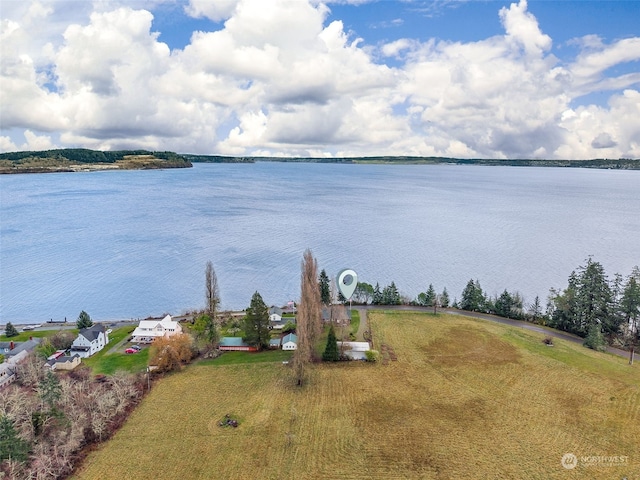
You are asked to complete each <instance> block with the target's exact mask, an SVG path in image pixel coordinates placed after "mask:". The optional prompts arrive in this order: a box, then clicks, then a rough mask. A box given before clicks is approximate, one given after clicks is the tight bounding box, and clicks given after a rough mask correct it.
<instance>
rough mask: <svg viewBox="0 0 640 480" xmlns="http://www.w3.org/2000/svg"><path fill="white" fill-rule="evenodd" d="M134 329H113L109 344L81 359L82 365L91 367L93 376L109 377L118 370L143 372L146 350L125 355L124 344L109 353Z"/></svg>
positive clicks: (145, 366) (146, 358) (146, 361)
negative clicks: (102, 375) (99, 374)
mask: <svg viewBox="0 0 640 480" xmlns="http://www.w3.org/2000/svg"><path fill="white" fill-rule="evenodd" d="M134 329H135V327H131V326H129V327H119V328H114V329H113V331H112V332H111V333H110V334H109V344H108V345H107V346H106V347H104V348H103V349H102V350H101V351H99V352H98V353H96V354H95V355H93V356H91V357H90V358H85V359H83V360H82V363H84V364H85V365H87V366H89V367H91V370H92V371H93V373H94V375H95V374H98V373H103V374H108V375H110V374H113V373H115V372H117V371H118V370H126V371H128V372H132V373H135V372H142V371H144V370H145V369H146V368H147V364H148V362H149V349H148V348H143V349H142V350H141V351H140V352H139V353H132V354H127V353H124V349H125V348H126V347H127V346H128V345H127V344H126V342H125V343H124V344H123V345H121V346H120V347H118V348H117V349H116V351H114V352H111V349H112V348H113V347H114V346H115V345H117V344H118V343H120V342H122V341H123V340H125V339H127V338H128V337H129V335H131V332H133V330H134Z"/></svg>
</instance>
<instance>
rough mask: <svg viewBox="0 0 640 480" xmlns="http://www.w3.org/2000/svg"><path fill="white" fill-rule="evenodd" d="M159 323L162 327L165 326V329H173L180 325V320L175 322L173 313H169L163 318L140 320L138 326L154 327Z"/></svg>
mask: <svg viewBox="0 0 640 480" xmlns="http://www.w3.org/2000/svg"><path fill="white" fill-rule="evenodd" d="M158 325H161V326H162V328H164V329H165V330H167V329H172V328H173V329H175V328H176V326H177V325H178V322H174V321H173V320H172V319H171V315H167V316H166V317H164V318H163V319H162V320H140V323H139V324H138V328H144V329H154V328H156V327H157V326H158Z"/></svg>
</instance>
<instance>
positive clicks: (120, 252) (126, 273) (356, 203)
mask: <svg viewBox="0 0 640 480" xmlns="http://www.w3.org/2000/svg"><path fill="white" fill-rule="evenodd" d="M0 192H1V193H0V195H1V197H0V200H1V205H0V323H2V322H6V321H12V322H16V323H26V322H35V321H37V322H42V321H46V320H49V319H51V318H53V319H55V320H61V319H63V318H64V317H67V318H68V319H70V320H75V319H76V318H77V316H78V313H79V312H80V311H81V310H86V311H87V312H88V313H89V314H90V315H91V316H92V318H94V319H96V320H110V319H123V318H137V317H144V316H147V315H159V314H162V313H165V312H166V313H172V314H179V313H181V312H183V311H185V310H188V309H191V308H194V307H202V306H203V305H204V269H205V264H206V262H207V261H208V260H211V261H212V262H213V265H214V268H215V270H216V273H217V276H218V282H219V285H220V290H221V297H222V306H223V307H225V308H245V307H246V306H248V304H249V301H250V299H251V295H252V294H253V292H254V291H256V290H257V291H259V292H260V293H261V295H262V296H263V298H264V299H265V302H267V303H268V304H282V303H284V302H286V301H288V300H291V299H296V298H297V297H298V296H299V283H300V263H301V260H302V254H303V252H304V250H305V249H306V248H311V250H312V251H313V253H314V255H315V256H316V258H317V259H318V263H319V267H320V268H324V269H326V271H327V273H328V274H329V275H330V276H334V275H335V274H336V273H337V272H338V271H339V270H340V269H341V268H345V267H350V268H353V269H355V270H356V271H357V272H358V274H359V276H360V280H361V281H366V282H369V283H371V284H375V283H376V282H379V283H380V285H381V286H384V285H387V284H388V283H390V282H391V281H395V283H396V285H397V286H398V288H399V289H400V291H401V292H402V293H403V294H405V295H407V296H409V297H411V298H414V297H415V296H416V295H417V294H418V293H419V292H421V291H425V290H426V289H427V287H428V285H429V283H433V284H434V286H435V287H436V290H437V291H442V289H443V287H447V289H448V291H449V293H450V296H451V298H452V299H453V298H454V297H460V293H461V291H462V289H463V288H464V285H465V284H466V282H467V281H468V280H469V279H470V278H474V279H476V278H477V279H479V281H480V283H481V285H482V287H483V288H484V290H485V291H487V292H488V293H489V294H495V293H497V294H499V293H500V292H501V291H502V290H503V289H505V288H507V289H509V290H510V291H514V290H518V291H520V292H521V293H522V294H523V295H524V296H525V300H527V301H531V300H532V299H533V297H534V296H535V295H540V297H541V298H543V299H544V298H546V295H547V293H548V290H549V288H550V287H564V286H566V280H567V277H568V275H569V273H570V272H571V271H572V270H573V269H575V268H576V267H577V266H578V265H581V264H583V262H584V261H585V259H586V258H587V256H589V255H593V257H594V259H595V260H597V261H599V262H601V263H602V264H603V265H604V267H605V269H606V270H607V273H608V274H609V275H610V276H612V275H613V274H614V273H616V272H619V273H621V274H623V275H625V276H626V275H628V274H629V273H630V271H631V268H632V267H633V266H634V265H637V264H640V172H638V171H632V172H629V171H627V172H623V171H608V170H587V169H562V168H514V167H478V166H469V167H466V166H445V165H438V166H409V165H406V166H403V165H399V166H389V165H328V164H308V163H303V164H289V163H287V164H285V163H266V162H265V163H256V164H248V165H233V164H221V165H207V164H196V165H195V166H194V168H192V169H176V170H161V171H125V172H92V173H69V174H66V173H64V174H42V175H38V174H29V175H4V176H0Z"/></svg>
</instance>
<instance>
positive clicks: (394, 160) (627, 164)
mask: <svg viewBox="0 0 640 480" xmlns="http://www.w3.org/2000/svg"><path fill="white" fill-rule="evenodd" d="M244 158H245V159H247V160H249V161H260V162H308V163H341V164H345V163H346V164H360V163H371V164H396V165H483V166H508V167H574V168H603V169H620V170H640V159H631V158H618V159H610V158H595V159H591V160H544V159H511V160H509V159H491V158H450V157H411V156H398V157H390V156H376V157H341V158H319V157H295V158H287V157H244Z"/></svg>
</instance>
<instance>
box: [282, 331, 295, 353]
mask: <svg viewBox="0 0 640 480" xmlns="http://www.w3.org/2000/svg"><path fill="white" fill-rule="evenodd" d="M296 348H298V337H297V336H296V334H295V333H290V334H288V335H285V336H284V337H282V349H283V350H295V349H296Z"/></svg>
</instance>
